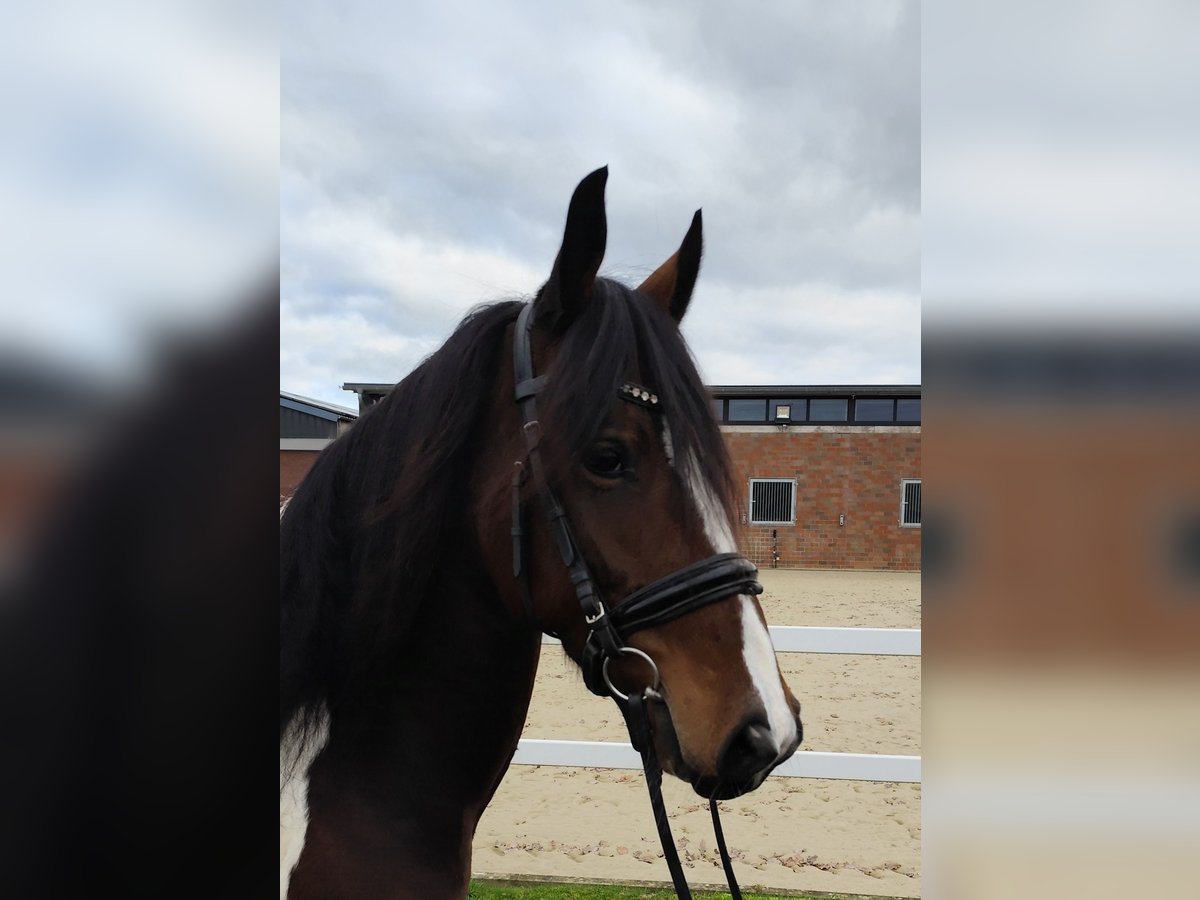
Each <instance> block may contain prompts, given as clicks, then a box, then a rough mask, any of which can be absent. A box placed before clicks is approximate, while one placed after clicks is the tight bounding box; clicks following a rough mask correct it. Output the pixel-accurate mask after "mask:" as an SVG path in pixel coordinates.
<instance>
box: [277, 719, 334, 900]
mask: <svg viewBox="0 0 1200 900" xmlns="http://www.w3.org/2000/svg"><path fill="white" fill-rule="evenodd" d="M299 737H300V734H299V729H298V728H297V726H296V721H295V720H293V721H292V724H291V725H289V726H288V728H287V731H286V732H285V733H284V738H283V741H282V742H281V743H280V745H279V900H285V898H286V897H287V892H288V884H289V882H290V881H291V878H292V870H293V869H295V868H296V863H298V862H300V853H301V851H303V850H304V836H305V833H306V832H307V831H308V768H309V766H311V765H312V763H313V760H314V759H316V758H317V754H319V753H320V752H321V751H322V750H323V749H324V748H325V742H326V741H327V740H328V739H329V719H328V716H327V715H326V714H325V713H324V712H323V713H322V715H321V719H320V724H319V726H318V728H317V731H316V733H315V734H312V735H310V736H309V738H308V740H307V741H305V742H304V743H303V746H297V745H298V744H299Z"/></svg>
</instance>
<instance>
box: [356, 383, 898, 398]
mask: <svg viewBox="0 0 1200 900" xmlns="http://www.w3.org/2000/svg"><path fill="white" fill-rule="evenodd" d="M394 387H395V385H394V384H384V383H374V382H346V383H345V384H343V385H342V390H345V391H354V393H356V394H386V393H388V392H389V391H390V390H391V389H392V388H394ZM708 390H709V391H710V392H711V393H712V395H713V396H714V397H796V396H800V397H834V396H836V397H920V396H921V386H920V385H919V384H766V385H763V384H711V385H709V386H708Z"/></svg>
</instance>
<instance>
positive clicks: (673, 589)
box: [512, 303, 762, 900]
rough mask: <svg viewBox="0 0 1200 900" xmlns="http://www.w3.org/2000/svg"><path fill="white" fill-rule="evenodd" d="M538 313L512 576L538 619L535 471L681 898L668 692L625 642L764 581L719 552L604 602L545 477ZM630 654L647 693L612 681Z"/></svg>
mask: <svg viewBox="0 0 1200 900" xmlns="http://www.w3.org/2000/svg"><path fill="white" fill-rule="evenodd" d="M532 311H533V303H526V304H525V306H524V307H523V308H522V309H521V312H520V314H519V315H518V316H517V323H516V328H515V330H514V334H513V370H514V381H515V397H516V402H517V406H518V407H519V409H520V412H521V420H522V425H521V431H522V433H523V434H524V436H525V448H526V462H527V463H528V467H526V465H525V462H522V461H517V463H516V464H515V466H514V472H513V479H512V498H513V499H512V539H513V560H512V561H513V576H514V577H515V578H516V579H517V582H518V584H519V585H520V590H521V602H522V603H523V605H524V608H525V613H526V615H527V616H528V617H529V618H530V619H531V620H535V619H534V614H533V597H532V589H531V587H530V584H529V573H528V566H526V564H525V560H524V556H525V548H524V544H523V541H522V538H523V536H524V533H525V532H524V528H523V518H524V517H523V510H522V506H523V504H522V502H521V488H522V486H523V485H524V483H525V481H526V480H528V478H529V477H530V476H531V475H532V477H533V479H534V483H535V484H536V485H537V488H538V493H539V495H540V497H541V504H542V509H543V511H544V512H545V514H546V521H547V523H548V525H549V528H550V533H551V536H552V539H553V541H554V545H555V548H556V549H557V551H558V555H559V557H560V559H561V560H562V562H563V564H564V565H565V566H566V567H567V570H568V572H569V575H570V578H571V584H572V585H574V588H575V595H576V597H577V598H578V600H579V605H580V610H581V612H582V614H583V619H584V622H585V623H586V624H587V626H588V636H587V639H586V641H585V643H584V647H583V655H582V659H581V661H580V665H581V667H582V669H583V678H584V683H585V684H586V685H587V687H588V690H590V691H591V692H592V693H593V694H596V695H597V696H600V697H606V696H611V697H612V698H613V699H614V700H615V701H616V702H617V704H618V705H622V706H623V707H624V712H625V718H626V722H627V724H628V726H629V733H630V737H631V739H632V740H633V744H634V746H635V747H636V748H637V749H638V750H639V752H640V753H641V755H642V764H643V767H644V768H645V770H646V781H647V786H648V788H649V790H650V799H651V804H652V806H653V807H654V817H655V822H656V824H657V825H658V832H659V839H660V840H661V841H662V844H663V855H664V856H665V857H666V860H667V866H668V868H669V869H670V870H671V877H672V879H673V880H674V882H675V891H676V893H677V894H678V895H679V896H680V897H681V898H690V897H691V892H690V891H689V890H688V886H687V882H686V880H685V879H684V877H683V869H682V867H681V866H680V864H679V856H678V853H677V851H676V849H675V842H674V840H673V839H672V837H671V831H670V826H669V825H668V824H667V817H666V811H665V809H664V807H663V803H662V795H661V789H660V785H661V782H662V770H661V768H660V767H659V765H658V761H657V758H656V757H655V754H654V743H653V740H652V739H651V732H650V713H649V708H648V706H647V701H649V700H659V701H662V696H661V695H660V694H659V693H658V690H657V689H658V687H659V675H658V666H656V665H655V663H654V660H653V659H651V658H650V657H649V656H648V655H647V654H646V653H644V652H642V651H641V650H639V649H637V648H636V647H630V646H629V645H628V644H627V643H626V640H627V639H628V638H629V636H630V635H632V634H634V633H635V632H637V631H641V630H642V629H644V628H652V627H655V626H658V625H664V624H666V623H667V622H672V621H674V620H675V619H678V618H680V617H681V616H685V615H687V614H688V613H690V612H694V611H695V610H697V609H700V608H701V607H704V606H707V605H708V604H710V603H714V602H716V601H717V600H721V599H723V598H726V597H729V596H731V595H734V594H760V593H762V585H761V584H759V583H758V581H757V578H756V576H757V575H758V570H757V569H756V568H755V566H754V564H753V563H751V562H750V560H748V559H746V558H745V557H743V556H741V555H740V554H737V553H716V554H713V555H712V556H709V557H707V558H705V559H701V560H698V561H697V562H694V563H691V564H689V565H686V566H684V567H683V568H681V569H676V570H675V571H674V572H672V573H670V574H669V575H666V576H664V577H663V578H660V579H658V580H657V581H654V582H652V583H650V584H648V585H646V586H645V587H643V588H640V589H639V590H637V591H634V592H633V593H632V594H630V595H629V596H628V597H626V598H625V599H624V601H622V602H620V603H617V604H614V605H613V606H612V607H611V608H609V607H606V606H605V604H604V601H603V599H602V598H601V596H600V594H599V592H598V590H597V588H596V584H595V581H594V580H593V579H592V575H591V572H590V571H589V569H588V566H587V562H586V561H585V560H584V558H583V556H582V554H580V552H579V549H578V547H579V545H578V543H577V542H576V540H575V537H574V535H573V534H572V532H571V525H570V522H569V520H568V518H567V513H566V510H565V509H564V508H563V505H562V503H561V502H560V501H559V499H558V496H557V495H556V494H555V493H554V489H553V487H552V486H551V484H550V481H549V479H548V478H547V477H546V471H545V466H544V465H543V462H542V458H541V452H540V444H541V438H542V434H541V424H540V422H539V420H538V412H537V395H538V394H539V393H540V392H541V391H542V389H543V388H545V386H546V376H545V375H541V376H537V375H535V374H534V370H533V348H532V330H533V312H532ZM617 396H618V397H619V398H620V399H622V400H625V401H627V402H629V403H633V404H636V405H638V406H641V407H643V408H645V409H647V410H648V411H650V412H651V413H652V414H658V413H661V410H662V404H661V398H659V396H658V395H657V394H655V393H654V392H653V391H651V390H650V389H648V388H645V387H643V386H641V385H638V384H634V383H632V382H625V383H624V384H622V385H621V386H620V388H619V389H618V391H617ZM535 621H536V620H535ZM547 633H548V634H552V636H554V637H557V635H553V633H552V632H549V631H547ZM630 655H632V656H636V657H638V658H640V659H641V660H643V661H644V662H645V663H646V664H647V665H649V667H650V670H651V672H652V678H651V681H650V685H649V686H648V687H647V688H645V689H644V690H643V691H642V693H641V694H638V693H637V692H632V693H630V694H628V695H627V694H624V693H622V692H621V691H620V690H618V689H617V688H616V687H615V686H614V685H613V683H612V679H611V678H610V677H609V674H608V665H609V663H610V662H611V661H612V660H614V659H617V658H619V657H621V656H630ZM709 807H710V810H711V812H712V816H713V825H714V828H715V830H716V833H717V842H718V846H719V848H720V851H721V862H722V865H723V866H724V868H725V875H726V878H727V879H728V880H729V887H730V891H731V894H732V897H733V898H734V900H740V897H741V892H740V891H739V890H738V885H737V881H736V880H735V879H734V876H733V867H732V864H731V863H730V862H729V854H728V852H727V851H726V848H725V838H724V834H723V833H722V830H721V823H720V819H719V817H718V814H717V801H716V800H715V799H710V800H709Z"/></svg>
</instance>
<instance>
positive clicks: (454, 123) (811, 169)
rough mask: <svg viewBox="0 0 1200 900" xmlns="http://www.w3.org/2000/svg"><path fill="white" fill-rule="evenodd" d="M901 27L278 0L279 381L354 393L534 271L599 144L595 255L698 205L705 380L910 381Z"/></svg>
mask: <svg viewBox="0 0 1200 900" xmlns="http://www.w3.org/2000/svg"><path fill="white" fill-rule="evenodd" d="M919 35H920V29H919V22H918V8H917V5H916V4H915V3H910V2H871V3H865V4H844V3H836V4H831V3H818V4H802V3H793V2H786V3H784V2H780V3H761V4H755V5H754V6H753V7H749V8H748V7H744V6H742V5H741V4H730V3H724V2H704V3H694V2H689V3H682V2H679V3H655V4H642V3H632V2H628V3H627V2H611V0H610V2H605V3H579V4H575V3H572V4H544V3H534V2H509V3H478V4H467V3H457V2H450V3H438V4H391V3H382V2H353V3H344V2H339V3H336V4H333V3H323V2H307V3H293V4H289V5H288V6H287V7H286V10H285V12H284V28H283V32H282V40H281V45H280V47H281V63H282V68H281V96H282V109H281V120H280V128H281V146H282V152H281V167H282V168H281V176H280V237H281V251H282V262H281V271H282V278H283V281H282V296H281V334H280V385H281V387H282V388H283V389H285V390H291V391H295V392H298V393H301V394H306V395H309V396H313V397H318V398H323V399H326V400H330V401H333V402H340V403H343V404H351V403H352V401H353V396H352V395H350V394H348V393H346V392H344V391H342V390H341V389H340V384H341V383H342V382H346V381H379V382H394V381H398V380H400V379H401V378H403V377H404V376H405V375H406V374H407V373H408V372H409V371H410V370H411V369H412V368H413V366H414V365H415V364H417V363H418V362H419V361H420V360H421V359H422V358H423V357H424V356H426V355H427V354H428V353H430V352H431V351H433V350H435V349H436V348H437V347H438V346H439V345H440V344H441V343H442V341H443V340H444V339H445V338H446V336H447V335H448V334H449V333H450V331H451V330H452V329H453V327H454V325H455V323H456V322H457V321H458V320H459V319H460V318H461V316H462V315H463V314H464V313H465V312H466V311H467V310H468V309H469V308H471V307H472V306H473V305H475V304H477V303H480V302H483V301H488V300H496V299H502V298H509V297H513V296H522V295H527V294H530V293H532V292H533V291H534V290H536V289H537V287H538V286H539V285H540V284H541V283H542V281H544V280H545V278H546V276H547V274H548V273H549V270H550V266H551V263H552V262H553V259H554V255H555V252H556V251H557V248H558V243H559V240H560V238H561V230H562V225H563V220H564V217H565V213H566V206H567V201H568V199H569V197H570V194H571V191H572V189H573V188H574V186H575V184H576V183H577V182H578V180H579V179H580V178H581V177H582V176H583V175H585V174H587V173H588V172H589V171H591V170H592V169H595V168H597V167H599V166H601V165H606V164H607V165H608V166H609V168H610V177H609V182H608V193H607V198H608V214H609V240H608V253H607V257H606V260H605V265H604V267H603V268H602V270H601V271H602V273H603V274H608V275H611V276H614V277H617V278H621V279H623V280H626V281H628V282H632V283H637V281H639V280H640V279H641V277H643V276H644V275H646V274H648V273H649V272H650V271H652V270H653V269H654V267H656V266H657V265H658V263H659V262H661V261H662V260H663V259H664V258H666V257H667V256H668V255H670V254H671V253H672V252H673V251H674V250H675V248H676V246H677V245H678V243H679V241H680V239H681V238H682V236H683V233H684V231H685V230H686V228H687V225H688V222H689V220H690V218H691V215H692V212H693V210H695V209H696V208H697V207H701V208H703V210H704V225H705V240H706V254H705V259H704V265H703V268H702V270H701V276H700V281H699V284H698V286H697V291H696V294H695V299H694V301H693V304H692V307H691V310H690V311H689V315H688V318H687V320H686V321H685V323H684V332H685V335H686V336H687V338H688V340H689V342H690V343H691V345H692V348H693V350H694V351H695V353H696V356H697V358H698V360H699V362H700V367H701V370H702V373H703V375H704V377H705V379H706V380H707V381H708V382H710V383H722V384H726V383H728V384H736V383H780V384H782V383H843V382H847V383H887V382H899V383H908V382H919V381H920V369H919V366H920V355H919V348H920V247H919V214H920V106H919V105H920V64H919V49H920V48H919Z"/></svg>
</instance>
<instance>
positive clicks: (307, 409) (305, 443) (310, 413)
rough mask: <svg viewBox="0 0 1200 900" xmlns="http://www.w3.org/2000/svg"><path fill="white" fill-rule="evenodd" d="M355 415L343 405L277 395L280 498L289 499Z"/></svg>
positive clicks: (282, 393) (292, 395)
mask: <svg viewBox="0 0 1200 900" xmlns="http://www.w3.org/2000/svg"><path fill="white" fill-rule="evenodd" d="M357 418H358V413H356V412H355V411H354V410H352V409H347V408H346V407H344V406H337V405H336V404H333V403H325V402H324V401H322V400H313V399H311V398H309V397H301V396H300V395H299V394H291V393H288V392H287V391H280V392H279V497H280V501H281V502H282V499H283V498H284V497H290V496H291V495H292V493H293V492H294V491H295V490H296V486H297V485H298V484H300V482H301V481H302V480H303V479H304V476H305V475H307V474H308V470H309V469H310V468H312V464H313V463H314V462H315V461H316V459H317V454H319V453H320V452H321V451H322V450H324V449H325V448H326V447H328V446H329V445H330V444H331V443H332V442H333V439H334V438H336V437H337V436H338V435H339V434H341V433H342V432H343V431H345V430H346V429H347V428H349V427H350V426H351V425H353V424H354V420H355V419H357Z"/></svg>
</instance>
